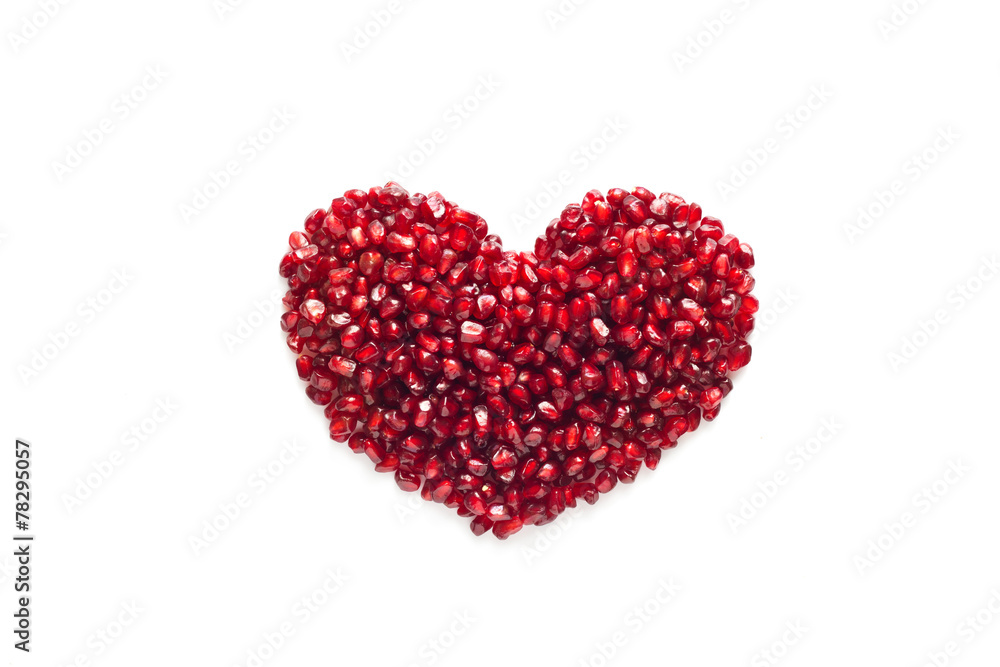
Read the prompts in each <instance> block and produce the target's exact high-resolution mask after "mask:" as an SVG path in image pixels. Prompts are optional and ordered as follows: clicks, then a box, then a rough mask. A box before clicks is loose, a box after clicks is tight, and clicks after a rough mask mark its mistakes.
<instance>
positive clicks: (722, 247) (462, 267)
mask: <svg viewBox="0 0 1000 667" xmlns="http://www.w3.org/2000/svg"><path fill="white" fill-rule="evenodd" d="M288 242H289V246H290V247H291V249H290V251H289V252H288V253H287V254H286V255H285V256H284V257H283V258H282V260H281V266H280V273H281V275H282V276H283V277H285V278H287V279H288V287H289V290H288V293H287V294H286V295H285V299H284V303H285V306H286V307H287V312H285V313H284V314H283V315H282V318H281V327H282V329H283V330H284V331H286V332H287V333H288V346H289V347H290V348H291V349H292V351H294V352H295V353H296V354H298V355H299V356H298V358H297V359H296V362H295V365H296V368H297V370H298V374H299V377H300V378H301V379H302V380H304V381H305V382H307V383H308V384H307V386H306V394H307V395H308V396H309V398H310V399H311V400H312V401H313V402H315V403H317V404H319V405H323V406H326V407H325V414H326V416H327V417H328V418H329V419H330V437H331V438H333V439H334V440H336V441H338V442H344V441H346V442H347V443H348V445H349V446H350V448H351V449H352V450H353V451H355V452H358V453H361V452H363V453H364V454H365V455H367V456H368V458H370V459H371V460H372V462H373V463H374V464H375V469H376V470H378V471H381V472H389V473H392V474H393V475H394V476H395V478H396V483H397V484H398V485H399V487H400V488H402V489H404V490H406V491H420V494H421V496H422V497H423V498H424V499H425V500H433V501H435V502H439V503H443V504H444V505H446V506H447V507H450V508H453V509H455V510H457V512H458V514H459V516H463V517H471V518H472V531H473V532H474V533H475V534H476V535H481V534H483V533H485V532H486V531H487V530H492V531H493V534H494V535H496V536H497V537H499V538H501V539H504V538H507V537H508V536H510V535H512V534H514V533H516V532H517V531H518V530H520V529H521V527H522V526H525V525H542V524H545V523H548V522H550V521H553V520H554V519H555V518H556V517H557V516H558V515H559V514H560V513H561V512H563V511H564V510H565V509H566V508H567V507H574V506H576V504H577V503H578V502H579V501H581V500H582V501H584V502H587V503H589V504H593V503H595V502H597V499H598V498H599V496H600V494H602V493H607V492H609V491H611V490H612V489H613V488H615V486H616V485H617V484H618V483H619V482H621V483H623V484H628V483H631V482H632V481H634V480H635V478H636V475H637V474H638V473H639V469H640V468H641V467H642V465H643V464H645V465H646V467H647V468H650V469H654V468H656V466H657V464H658V463H659V461H660V456H661V453H662V452H663V450H665V449H669V448H671V447H674V446H675V445H676V444H677V440H678V438H680V437H681V436H682V435H683V434H685V433H688V432H690V431H693V430H695V429H696V428H698V425H699V423H700V422H701V420H702V419H706V420H712V419H714V418H715V417H716V415H718V414H719V406H720V403H721V401H722V399H723V398H725V396H726V394H728V393H729V391H730V390H731V389H732V386H733V385H732V382H731V380H730V379H729V377H728V376H729V374H730V373H731V372H732V371H735V370H738V369H739V368H741V367H743V366H745V365H746V364H747V363H748V362H749V361H750V346H749V345H748V344H747V343H746V341H745V338H746V336H747V335H748V334H749V333H750V331H751V330H752V329H753V325H754V313H755V312H756V311H757V307H758V303H757V299H756V298H754V297H753V296H752V295H751V294H750V292H751V290H752V289H753V286H754V279H753V277H752V276H751V275H750V273H749V270H750V268H751V267H753V264H754V258H753V251H752V250H751V249H750V246H748V245H746V244H745V243H740V241H739V239H737V238H736V237H735V236H733V235H732V234H728V233H726V231H725V229H724V228H723V226H722V222H720V221H719V220H718V219H717V218H712V217H702V213H701V207H700V206H698V205H697V204H693V203H691V204H689V203H686V202H685V201H684V200H683V199H681V198H680V197H677V196H676V195H672V194H668V193H664V194H661V195H659V196H657V195H655V194H653V193H652V192H651V191H649V190H646V189H645V188H635V189H634V190H632V191H631V192H629V191H627V190H622V189H620V188H614V189H612V190H609V191H608V192H607V194H604V193H601V192H600V191H598V190H591V191H590V192H588V193H587V194H586V195H585V196H584V198H583V201H582V203H581V204H579V205H576V204H571V205H569V206H567V207H566V208H565V209H564V210H563V212H562V214H561V215H560V216H559V218H558V219H557V220H553V221H552V222H551V223H550V224H549V226H548V228H547V229H546V230H545V234H544V235H543V236H541V237H540V238H538V239H537V240H536V241H535V249H534V252H511V251H505V250H504V249H503V245H502V244H501V241H500V239H499V238H498V237H497V236H495V235H492V234H490V233H489V230H488V229H487V224H486V221H485V220H484V219H483V218H481V217H480V216H478V215H476V214H475V213H472V212H471V211H468V210H465V209H462V208H460V207H459V206H457V205H456V204H455V203H453V202H449V201H446V200H445V199H444V197H443V196H442V195H440V194H439V193H437V192H433V193H431V194H430V195H427V196H424V195H421V194H415V195H411V194H409V193H408V192H407V191H406V190H404V189H403V188H402V187H400V186H399V185H398V184H396V183H388V184H387V185H386V186H385V187H381V188H379V187H375V188H371V189H370V190H368V191H365V190H349V191H348V192H345V193H344V196H343V197H338V198H336V199H334V200H333V202H332V203H331V204H330V208H329V209H317V210H315V211H313V212H312V213H310V214H309V216H308V217H307V218H306V221H305V230H304V231H300V232H293V233H292V235H291V236H290V237H289V241H288Z"/></svg>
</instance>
